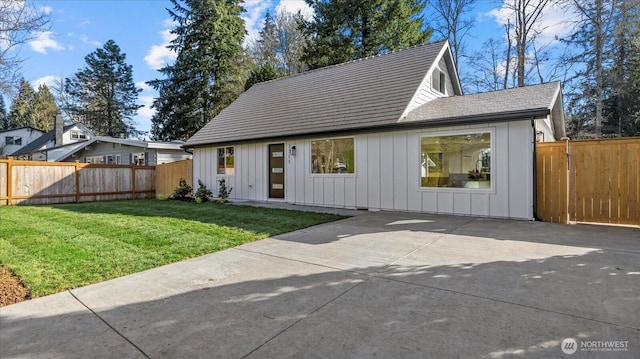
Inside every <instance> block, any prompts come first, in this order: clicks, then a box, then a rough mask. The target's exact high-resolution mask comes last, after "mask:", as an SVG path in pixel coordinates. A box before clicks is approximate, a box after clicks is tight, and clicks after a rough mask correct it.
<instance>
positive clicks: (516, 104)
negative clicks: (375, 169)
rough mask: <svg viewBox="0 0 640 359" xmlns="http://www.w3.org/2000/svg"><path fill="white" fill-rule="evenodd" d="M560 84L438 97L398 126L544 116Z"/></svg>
mask: <svg viewBox="0 0 640 359" xmlns="http://www.w3.org/2000/svg"><path fill="white" fill-rule="evenodd" d="M560 93H561V92H560V82H549V83H545V84H540V85H533V86H526V87H518V88H512V89H507V90H500V91H492V92H483V93H477V94H472V95H465V96H451V97H440V98H437V99H435V100H433V101H431V102H428V103H426V104H424V105H422V106H420V107H418V108H416V109H414V110H413V111H411V112H410V113H409V114H408V115H407V116H406V117H405V118H403V119H401V120H400V123H412V122H424V123H429V124H432V125H436V124H447V125H451V124H457V123H465V124H468V123H472V122H479V121H482V122H495V121H504V120H506V119H508V120H517V119H528V118H532V117H534V118H541V117H546V116H547V115H548V114H549V113H550V111H551V110H552V109H553V107H554V106H555V105H556V104H557V103H558V102H557V101H556V99H557V97H558V96H560Z"/></svg>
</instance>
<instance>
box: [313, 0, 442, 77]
mask: <svg viewBox="0 0 640 359" xmlns="http://www.w3.org/2000/svg"><path fill="white" fill-rule="evenodd" d="M305 1H306V2H307V4H308V5H309V6H311V7H312V8H313V10H314V17H313V20H311V21H306V22H305V24H304V28H305V31H306V32H307V34H308V36H310V40H309V41H308V42H307V45H306V47H305V52H304V54H303V57H302V58H303V60H304V61H305V62H306V64H307V65H308V66H309V68H312V69H314V68H319V67H323V66H327V65H333V64H337V63H342V62H346V61H350V60H356V59H360V58H363V57H367V56H372V55H377V54H381V53H385V52H389V51H393V50H397V49H401V48H405V47H408V46H413V45H418V44H422V43H425V42H427V41H428V40H429V38H430V37H431V30H430V29H425V25H424V21H423V18H422V17H421V13H422V12H423V10H424V8H425V6H426V0H355V1H354V0H305Z"/></svg>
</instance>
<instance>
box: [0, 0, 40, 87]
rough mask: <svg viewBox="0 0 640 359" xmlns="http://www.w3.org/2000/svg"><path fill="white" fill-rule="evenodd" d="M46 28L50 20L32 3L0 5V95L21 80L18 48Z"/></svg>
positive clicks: (18, 0)
mask: <svg viewBox="0 0 640 359" xmlns="http://www.w3.org/2000/svg"><path fill="white" fill-rule="evenodd" d="M48 26H49V16H48V15H47V14H46V13H45V12H43V11H42V10H40V9H38V8H37V7H36V6H35V5H34V4H33V3H32V2H31V1H28V0H2V1H0V92H4V93H10V92H11V90H12V89H13V88H14V86H15V85H16V84H17V83H18V81H19V79H20V76H19V74H18V71H19V68H20V63H21V58H20V56H19V53H18V51H17V50H18V48H19V46H20V45H22V44H25V43H26V42H28V41H29V40H32V39H34V38H35V37H36V36H37V34H38V32H40V31H45V30H47V28H48Z"/></svg>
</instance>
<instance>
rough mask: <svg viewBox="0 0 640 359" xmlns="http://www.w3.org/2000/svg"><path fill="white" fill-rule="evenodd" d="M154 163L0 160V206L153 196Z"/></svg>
mask: <svg viewBox="0 0 640 359" xmlns="http://www.w3.org/2000/svg"><path fill="white" fill-rule="evenodd" d="M154 193H155V168H154V167H153V166H133V165H96V164H88V163H78V162H75V163H66V162H40V161H15V160H12V159H8V160H0V206H2V205H14V204H53V203H68V202H90V201H106V200H119V199H138V198H153V197H154Z"/></svg>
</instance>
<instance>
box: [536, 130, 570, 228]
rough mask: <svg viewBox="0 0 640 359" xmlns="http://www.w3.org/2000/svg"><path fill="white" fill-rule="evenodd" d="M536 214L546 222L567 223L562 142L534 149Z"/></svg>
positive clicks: (565, 172)
mask: <svg viewBox="0 0 640 359" xmlns="http://www.w3.org/2000/svg"><path fill="white" fill-rule="evenodd" d="M536 154H537V155H536V168H537V179H536V183H537V191H536V193H537V196H536V200H537V214H538V217H539V218H540V219H542V220H543V221H546V222H555V223H567V221H568V218H567V204H568V194H567V179H568V177H567V155H566V144H565V143H564V142H553V143H545V144H544V145H543V146H541V145H538V147H537V148H536Z"/></svg>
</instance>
